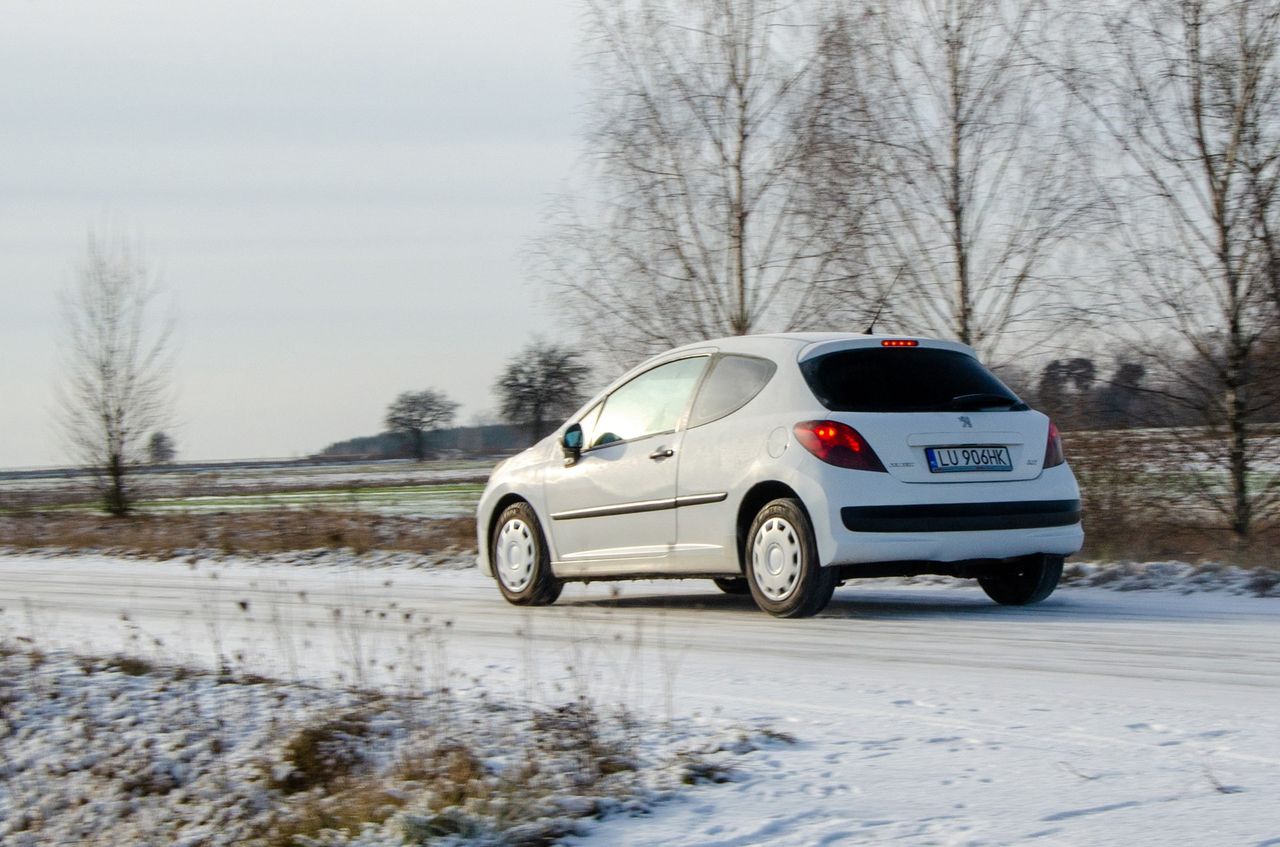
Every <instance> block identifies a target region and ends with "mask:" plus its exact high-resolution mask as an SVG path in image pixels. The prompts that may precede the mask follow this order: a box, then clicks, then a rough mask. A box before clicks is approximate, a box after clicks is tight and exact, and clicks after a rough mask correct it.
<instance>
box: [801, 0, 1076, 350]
mask: <svg viewBox="0 0 1280 847" xmlns="http://www.w3.org/2000/svg"><path fill="white" fill-rule="evenodd" d="M1046 27H1047V22H1046V17H1045V15H1044V14H1043V13H1042V11H1041V9H1040V8H1039V4H1036V3H1027V2H1020V0H913V2H908V3H904V2H897V0H892V2H890V0H866V2H864V3H861V4H854V5H853V6H852V7H851V8H846V9H845V10H844V11H843V12H842V13H840V14H839V15H837V16H836V17H835V18H834V19H833V21H832V23H831V24H830V26H829V35H828V38H827V39H825V40H824V42H823V45H822V47H823V49H822V51H821V54H822V63H823V66H824V71H823V74H824V77H825V78H826V79H828V81H829V82H828V86H827V90H826V91H824V93H823V96H824V102H823V103H821V104H819V105H818V106H817V107H816V108H819V109H821V110H823V111H825V112H827V113H829V114H830V115H832V117H829V118H828V119H827V120H828V123H829V124H830V125H831V127H832V130H833V131H835V132H837V133H840V132H843V135H844V137H845V138H846V139H848V143H847V144H846V145H844V146H841V145H839V144H832V145H829V147H828V149H829V150H830V152H831V154H832V155H833V156H834V157H835V160H834V161H833V162H832V166H831V167H829V168H827V169H826V170H827V172H828V173H830V174H831V175H832V177H833V179H836V180H837V181H838V180H839V179H840V177H841V175H842V173H843V172H844V171H843V170H842V167H841V166H842V165H844V164H845V163H846V162H847V161H848V157H849V156H850V155H851V154H856V153H857V152H858V151H860V150H866V151H868V155H867V156H865V157H864V162H865V168H866V169H869V170H870V171H871V173H872V174H873V175H874V178H875V179H874V184H875V188H874V190H872V191H870V192H868V191H867V189H866V188H865V187H864V185H863V182H864V181H865V179H866V174H865V173H862V172H856V173H855V176H856V179H855V184H854V187H853V189H852V191H851V193H852V194H853V196H855V197H856V198H859V199H861V198H867V197H870V198H872V199H873V200H874V202H875V204H876V206H875V208H876V218H875V220H876V225H875V226H869V225H865V224H864V227H863V229H864V231H865V232H866V233H867V234H868V237H869V238H873V239H874V241H873V243H872V245H871V258H872V260H873V261H872V263H871V267H872V268H874V270H875V271H876V272H878V273H879V274H880V280H879V282H878V284H875V285H871V286H869V287H870V288H871V289H873V290H877V291H880V292H883V294H882V296H883V297H884V298H885V307H886V314H887V315H889V316H891V317H892V318H893V319H894V320H896V321H897V322H898V323H900V324H901V325H904V326H905V327H908V328H911V329H914V330H916V331H920V332H928V333H930V334H934V335H940V336H943V337H950V338H956V339H958V340H960V341H962V342H964V343H966V344H970V345H972V346H974V347H976V348H978V349H979V350H981V351H982V352H984V353H986V354H992V353H993V352H995V351H996V350H997V349H999V350H1000V352H1001V353H1002V354H1003V358H1004V359H1006V360H1008V359H1012V358H1013V357H1014V356H1016V355H1018V354H1019V353H1020V352H1023V351H1025V350H1026V349H1029V348H1031V347H1033V346H1035V345H1036V344H1037V343H1038V342H1040V341H1041V340H1043V338H1044V337H1045V335H1046V334H1047V333H1045V332H1041V333H1038V334H1037V333H1029V332H1027V333H1022V334H1021V335H1020V336H1016V335H1015V334H1016V333H1018V332H1019V331H1020V330H1029V329H1034V328H1036V327H1037V325H1038V326H1039V328H1040V329H1042V330H1043V329H1052V330H1053V331H1056V332H1060V331H1061V329H1062V320H1063V319H1064V317H1065V316H1067V315H1070V314H1071V311H1072V310H1071V308H1070V304H1069V303H1070V301H1069V298H1068V297H1066V296H1064V295H1065V291H1064V286H1063V281H1064V277H1067V276H1069V274H1068V271H1067V269H1066V267H1065V253H1066V250H1067V248H1069V247H1070V245H1071V242H1072V239H1073V238H1074V237H1076V236H1077V235H1079V234H1080V232H1081V230H1082V228H1083V227H1085V226H1086V225H1087V224H1088V223H1089V222H1090V221H1091V219H1092V216H1091V212H1092V209H1093V206H1094V202H1093V201H1092V200H1091V194H1090V192H1088V191H1086V190H1084V189H1085V188H1086V187H1087V185H1088V180H1087V179H1085V178H1084V177H1083V176H1082V171H1083V170H1084V169H1085V168H1086V167H1087V157H1086V155H1085V153H1086V149H1087V148H1085V147H1082V146H1081V145H1079V144H1077V143H1076V142H1075V140H1074V139H1073V137H1072V132H1071V124H1070V115H1069V110H1068V109H1065V108H1063V107H1064V105H1070V101H1069V100H1068V99H1067V98H1066V97H1065V93H1064V92H1063V90H1062V89H1061V88H1060V87H1058V86H1056V85H1054V84H1053V80H1052V79H1050V78H1048V77H1046V76H1045V75H1043V74H1041V73H1040V72H1039V70H1038V68H1037V66H1036V64H1035V63H1034V62H1033V61H1031V56H1032V54H1033V53H1034V50H1035V48H1036V47H1037V45H1038V43H1039V41H1040V40H1042V39H1044V38H1046V37H1047V30H1046ZM1073 272H1074V271H1073ZM895 280H896V282H895Z"/></svg>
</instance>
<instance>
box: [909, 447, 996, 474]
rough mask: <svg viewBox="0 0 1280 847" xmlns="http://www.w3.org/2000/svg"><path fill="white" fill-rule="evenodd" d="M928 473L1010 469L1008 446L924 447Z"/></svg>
mask: <svg viewBox="0 0 1280 847" xmlns="http://www.w3.org/2000/svg"><path fill="white" fill-rule="evenodd" d="M924 455H925V458H927V459H928V460H929V471H930V473H976V472H980V471H1011V470H1013V462H1012V461H1011V460H1010V459H1009V448H1008V447H995V446H992V445H989V444H966V445H962V446H958V447H926V448H925V450H924Z"/></svg>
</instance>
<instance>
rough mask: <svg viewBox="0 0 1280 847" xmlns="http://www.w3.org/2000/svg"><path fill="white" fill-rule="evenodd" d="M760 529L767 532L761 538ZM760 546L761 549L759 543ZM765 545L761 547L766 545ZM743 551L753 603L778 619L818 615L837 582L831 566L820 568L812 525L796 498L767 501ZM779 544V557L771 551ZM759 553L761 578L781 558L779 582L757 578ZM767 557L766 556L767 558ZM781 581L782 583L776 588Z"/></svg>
mask: <svg viewBox="0 0 1280 847" xmlns="http://www.w3.org/2000/svg"><path fill="white" fill-rule="evenodd" d="M762 530H764V532H765V535H764V536H761V532H762ZM770 534H773V535H775V536H776V537H778V538H780V539H781V542H782V543H781V546H779V545H774V544H771V543H770V542H769V540H768V536H769V535H770ZM758 544H759V546H760V547H761V549H760V550H759V551H757V550H756V548H757V546H758ZM766 544H769V548H768V549H765V545H766ZM743 547H744V549H743V551H742V558H743V562H742V569H743V572H744V573H745V574H746V577H747V584H748V586H749V587H750V589H751V597H752V599H754V600H755V601H756V605H757V606H759V607H760V608H761V609H763V610H764V611H766V612H768V613H769V614H771V615H773V616H774V617H778V618H807V617H812V616H813V615H816V614H818V612H821V611H822V610H823V609H825V608H826V606H827V603H829V602H830V601H831V593H832V592H833V591H835V589H836V583H837V582H838V581H839V579H838V575H837V573H836V570H835V568H824V567H822V566H821V565H820V564H819V562H818V544H817V541H815V540H814V537H813V524H811V523H810V522H809V516H808V515H807V514H806V513H805V511H804V507H803V506H801V505H800V501H799V500H796V499H794V498H791V497H783V498H780V499H778V500H774V501H772V502H770V503H769V504H768V505H766V506H765V507H764V508H763V509H761V510H760V512H759V513H758V514H757V515H756V517H755V520H753V521H752V522H751V528H750V529H749V530H747V538H746V544H744V545H743ZM775 547H776V548H777V549H778V550H779V551H780V552H782V554H783V555H781V556H778V555H777V554H775V553H774V552H773V549H774V548H775ZM757 552H758V553H759V555H760V556H761V560H760V564H761V567H762V569H763V578H766V579H767V578H768V576H769V570H768V568H769V567H770V562H771V561H772V560H773V559H774V558H775V557H776V558H779V559H782V560H783V561H782V562H781V565H780V567H779V570H780V573H779V575H778V577H777V582H774V583H772V584H770V583H767V582H766V583H763V584H762V582H761V579H762V576H760V575H758V574H757V570H756V567H755V564H756V556H757ZM765 557H769V558H765ZM780 583H785V584H783V585H782V586H781V587H779V584H780Z"/></svg>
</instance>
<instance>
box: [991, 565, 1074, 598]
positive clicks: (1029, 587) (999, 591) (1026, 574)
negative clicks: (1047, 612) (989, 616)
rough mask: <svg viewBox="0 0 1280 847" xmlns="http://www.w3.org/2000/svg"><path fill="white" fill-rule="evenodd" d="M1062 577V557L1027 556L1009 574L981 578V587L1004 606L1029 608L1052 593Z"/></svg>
mask: <svg viewBox="0 0 1280 847" xmlns="http://www.w3.org/2000/svg"><path fill="white" fill-rule="evenodd" d="M1061 578H1062V557H1061V556H1046V555H1041V556H1027V557H1025V558H1023V559H1021V560H1019V561H1018V562H1017V563H1016V564H1015V565H1013V566H1012V567H1011V569H1010V571H1009V572H1008V573H1003V574H1000V575H999V576H988V577H981V578H979V579H978V584H979V585H981V586H982V590H983V591H985V592H987V596H988V597H990V598H991V599H992V600H995V601H996V602H997V603H999V604H1000V605H1002V606H1029V605H1031V604H1032V603H1039V602H1040V601H1041V600H1043V599H1045V598H1046V597H1048V596H1049V595H1050V594H1052V593H1053V590H1054V589H1055V588H1057V587H1058V580H1060V579H1061Z"/></svg>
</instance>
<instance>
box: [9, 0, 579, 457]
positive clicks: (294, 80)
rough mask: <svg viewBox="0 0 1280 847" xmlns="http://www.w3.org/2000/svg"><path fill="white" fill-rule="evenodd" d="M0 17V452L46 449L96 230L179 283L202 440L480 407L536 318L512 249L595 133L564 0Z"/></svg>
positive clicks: (185, 366)
mask: <svg viewBox="0 0 1280 847" xmlns="http://www.w3.org/2000/svg"><path fill="white" fill-rule="evenodd" d="M4 21H5V22H4V26H3V27H0V79H3V80H5V84H4V85H0V115H3V123H0V467H15V466H28V465H46V464H56V463H59V462H62V461H64V460H65V452H64V450H63V446H62V444H61V443H60V441H59V439H58V437H57V435H56V432H55V431H54V427H53V420H54V415H53V413H54V409H55V408H56V402H55V394H54V390H53V386H54V382H55V380H56V376H57V368H56V355H57V341H58V331H59V326H58V312H57V304H56V297H55V293H56V291H57V290H58V288H59V287H61V286H64V285H65V284H66V283H67V282H68V280H69V279H70V278H71V276H72V274H73V273H74V269H75V266H76V264H77V262H78V261H79V259H80V257H81V256H82V254H83V251H84V245H85V239H86V233H87V231H88V229H89V228H90V227H91V226H100V225H101V224H102V223H103V222H104V221H109V222H112V224H113V225H115V226H120V227H124V228H126V229H128V230H130V231H134V232H137V233H140V234H141V238H142V241H143V243H144V244H145V246H146V248H147V253H148V255H149V258H150V259H151V260H152V263H153V264H154V265H155V266H156V268H157V269H158V270H159V271H160V273H161V277H162V279H163V281H164V283H165V284H166V286H167V288H168V290H169V291H170V293H171V295H172V299H173V302H174V305H175V308H176V313H177V318H178V325H177V340H178V345H177V353H178V356H177V370H176V373H175V377H176V382H177V384H178V393H179V399H178V405H177V419H178V426H177V427H176V428H175V433H174V434H175V435H176V438H177V440H178V446H179V451H180V453H181V455H182V456H183V457H184V458H230V457H241V456H246V457H247V456H287V455H297V454H303V453H306V452H309V451H312V450H316V449H319V448H320V447H322V446H324V445H325V444H327V443H329V442H331V441H334V440H337V439H341V438H346V437H349V436H354V435H363V434H369V433H372V432H376V431H378V430H379V429H380V428H381V416H382V412H383V410H384V408H385V407H386V405H387V403H388V402H389V401H390V400H391V399H392V398H393V397H394V395H395V394H396V393H397V392H399V391H401V390H406V389H420V388H424V387H428V386H434V387H438V388H441V389H443V390H445V391H446V392H447V393H449V394H450V395H451V396H453V397H454V399H456V400H458V401H460V402H461V403H462V404H463V407H464V408H463V410H462V418H463V420H465V419H466V418H467V417H469V416H470V415H471V414H473V413H474V412H476V411H478V410H481V409H485V408H489V407H491V406H493V405H494V402H493V399H492V398H491V396H490V394H489V386H490V384H491V383H492V381H493V378H494V376H495V375H496V374H497V372H498V370H499V369H500V368H501V366H502V364H503V363H504V361H505V360H506V359H507V358H508V357H509V356H510V355H511V353H513V352H514V351H515V350H516V349H518V348H519V347H520V346H521V345H523V344H524V343H525V342H526V341H528V340H529V338H530V336H531V335H532V334H533V333H534V332H538V331H541V332H544V333H546V332H554V323H553V322H552V320H551V317H550V311H549V310H548V309H546V308H540V307H537V306H535V305H533V304H534V301H535V299H536V295H537V289H536V288H534V287H533V286H532V285H531V284H530V283H528V282H527V281H526V279H524V276H523V273H524V263H523V262H522V260H521V255H520V254H521V251H522V250H523V249H524V247H525V245H526V243H527V240H528V239H529V238H530V237H531V236H533V235H535V234H536V233H537V232H538V227H539V225H540V221H541V219H542V218H543V216H544V213H545V210H546V205H547V202H548V199H549V196H550V195H551V194H552V193H553V192H555V191H557V190H558V189H559V188H560V186H561V184H562V181H563V180H564V179H565V178H566V177H567V176H568V173H569V170H570V168H571V166H572V163H573V161H574V157H575V156H576V155H577V154H578V150H579V143H578V132H577V127H578V115H579V104H580V102H581V82H580V76H581V75H580V72H579V70H578V67H577V57H578V55H579V50H578V43H579V30H578V18H577V6H576V4H575V3H574V2H573V0H538V2H532V0H455V2H440V1H438V2H410V0H401V1H400V2H392V0H384V2H362V3H336V2H316V0H288V2H274V3H270V4H264V3H258V2H240V1H239V0H237V2H219V3H200V4H196V3H185V2H173V0H167V2H157V1H156V0H148V1H147V2H128V1H127V0H113V2H111V3H101V2H97V0H77V2H70V0H40V2H36V0H25V1H23V2H10V3H6V4H5V11H4Z"/></svg>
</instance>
